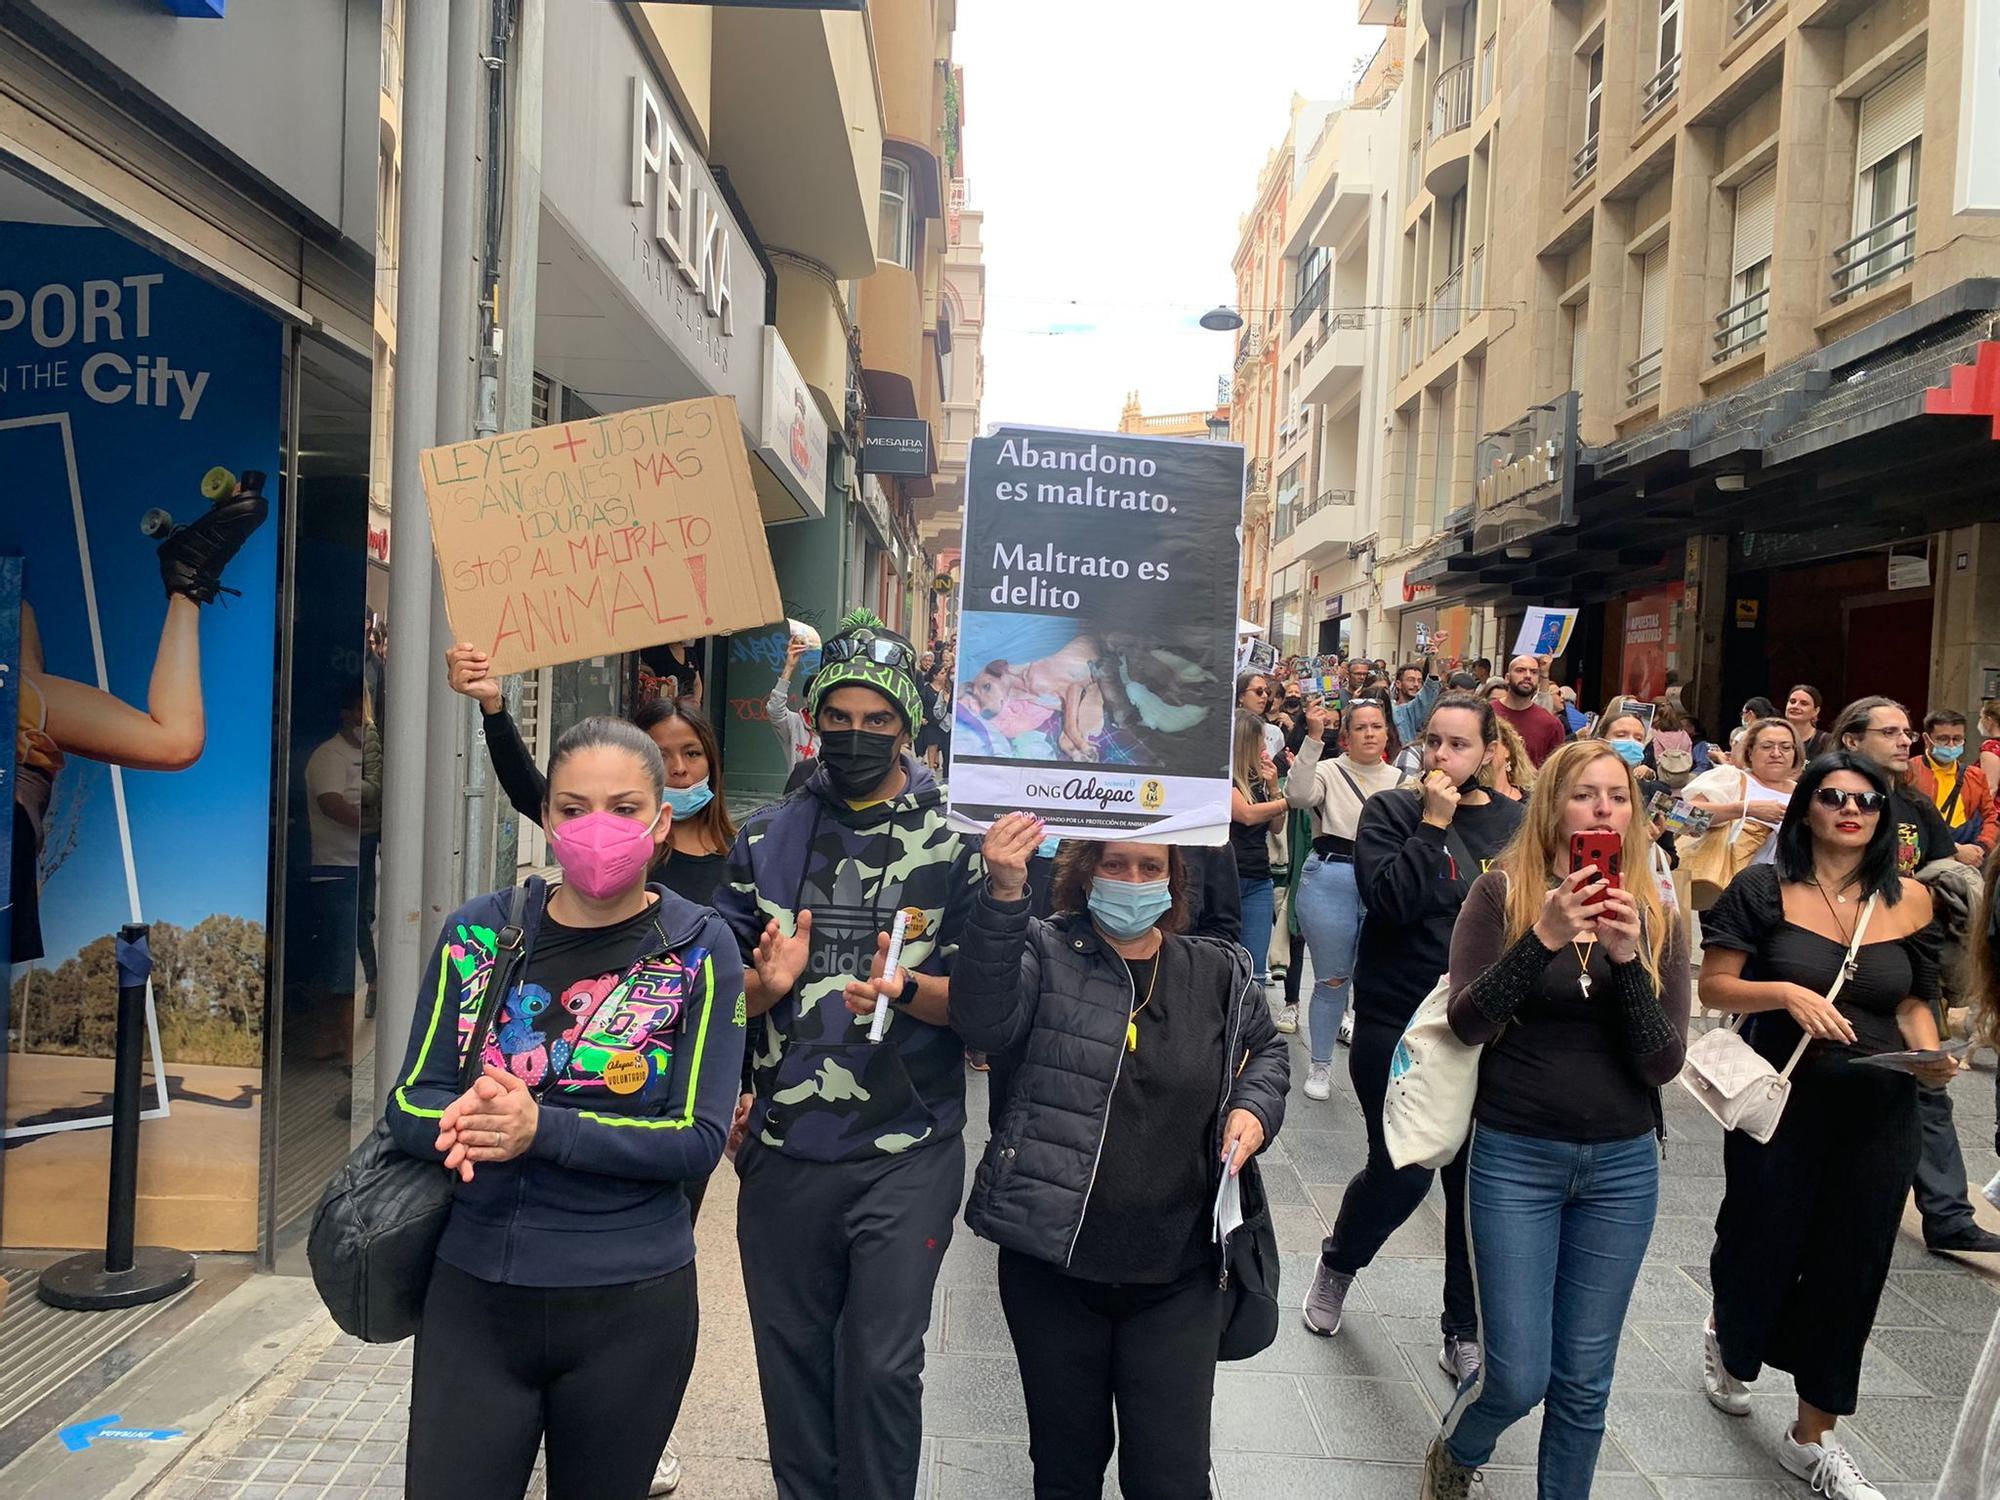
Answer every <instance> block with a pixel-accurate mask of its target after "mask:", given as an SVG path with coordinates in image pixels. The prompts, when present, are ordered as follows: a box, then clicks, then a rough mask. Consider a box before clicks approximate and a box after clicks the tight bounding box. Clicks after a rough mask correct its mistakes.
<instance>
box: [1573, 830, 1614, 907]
mask: <svg viewBox="0 0 2000 1500" xmlns="http://www.w3.org/2000/svg"><path fill="white" fill-rule="evenodd" d="M1624 863H1625V840H1624V839H1623V838H1621V837H1620V836H1619V835H1618V834H1615V833H1607V832H1605V831H1603V830H1602V829H1593V830H1589V831H1586V832H1583V833H1572V834H1571V835H1570V836H1569V868H1570V873H1571V874H1572V875H1573V874H1575V873H1576V872H1577V871H1578V870H1581V869H1582V868H1583V867H1584V866H1585V865H1592V866H1595V867H1596V869H1597V872H1598V873H1599V874H1600V875H1602V876H1603V877H1604V886H1603V888H1602V890H1600V892H1599V895H1598V900H1597V901H1593V902H1591V905H1593V906H1595V905H1597V904H1598V903H1599V902H1601V901H1602V900H1603V899H1604V897H1603V891H1610V890H1616V889H1617V888H1618V876H1619V873H1620V871H1621V870H1622V869H1623V867H1624Z"/></svg>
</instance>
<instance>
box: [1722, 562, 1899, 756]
mask: <svg viewBox="0 0 2000 1500" xmlns="http://www.w3.org/2000/svg"><path fill="white" fill-rule="evenodd" d="M1887 583H1888V555H1887V554H1886V553H1883V552H1866V553H1861V554H1858V555H1856V556H1852V557H1844V558H1840V559H1838V560H1836V561H1833V562H1823V563H1812V564H1807V565H1805V566H1802V567H1792V568H1770V569H1764V570H1760V571H1757V572H1749V573H1739V574H1735V575H1733V576H1732V577H1731V578H1730V581H1729V598H1728V603H1727V606H1726V608H1725V610H1724V614H1723V622H1724V647H1723V673H1722V680H1723V711H1724V719H1725V722H1727V723H1730V724H1733V723H1734V722H1735V716H1736V714H1737V712H1738V711H1739V710H1740V709H1741V708H1742V706H1743V702H1744V700H1745V699H1746V698H1750V697H1753V696H1757V695H1763V696H1765V697H1768V698H1770V699H1771V700H1772V701H1773V702H1774V703H1778V704H1780V705H1782V704H1783V702H1784V697H1785V694H1786V692H1787V691H1788V690H1789V689H1790V688H1791V687H1792V685H1793V684H1794V683H1801V682H1804V683H1811V684H1812V685H1813V686H1814V687H1816V688H1818V689H1819V690H1820V692H1821V694H1822V695H1823V696H1824V697H1825V699H1826V712H1825V715H1824V716H1823V717H1822V719H1821V721H1820V722H1821V726H1822V727H1825V726H1826V725H1828V724H1830V723H1831V722H1832V719H1833V716H1834V714H1836V713H1838V712H1839V710H1840V708H1841V706H1842V705H1843V704H1846V703H1851V702H1852V701H1854V699H1856V698H1860V697H1865V696H1868V695H1870V694H1875V693H1881V694H1886V695H1887V696H1888V697H1891V698H1894V699H1896V700H1897V701H1898V702H1900V703H1906V704H1908V705H1909V706H1910V711H1911V713H1912V714H1913V715H1917V716H1921V715H1922V713H1923V711H1924V708H1925V699H1926V697H1927V696H1928V694H1929V691H1930V670H1931V613H1932V590H1931V589H1930V588H1929V587H1923V588H1912V589H1893V590H1892V589H1890V588H1888V587H1887Z"/></svg>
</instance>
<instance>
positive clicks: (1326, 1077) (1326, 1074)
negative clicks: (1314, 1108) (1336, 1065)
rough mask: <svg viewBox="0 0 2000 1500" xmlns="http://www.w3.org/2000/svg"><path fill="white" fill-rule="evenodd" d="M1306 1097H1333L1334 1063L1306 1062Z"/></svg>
mask: <svg viewBox="0 0 2000 1500" xmlns="http://www.w3.org/2000/svg"><path fill="white" fill-rule="evenodd" d="M1306 1097H1307V1098H1308V1099H1331V1098H1332V1097H1333V1064H1332V1063H1323V1062H1316V1063H1308V1064H1306Z"/></svg>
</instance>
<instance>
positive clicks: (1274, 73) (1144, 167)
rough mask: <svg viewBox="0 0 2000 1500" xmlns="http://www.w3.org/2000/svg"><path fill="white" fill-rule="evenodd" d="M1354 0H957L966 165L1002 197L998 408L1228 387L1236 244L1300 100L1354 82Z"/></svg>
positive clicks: (991, 316) (1187, 395)
mask: <svg viewBox="0 0 2000 1500" xmlns="http://www.w3.org/2000/svg"><path fill="white" fill-rule="evenodd" d="M1358 9H1359V7H1358V6H1357V5H1356V3H1355V0H1232V3H1230V4H1228V5H1223V6H1218V5H1216V4H1214V3H1213V0H1199V3H1197V0H961V3H960V5H959V12H958V32H957V36H956V39H955V41H954V43H953V55H954V57H955V58H956V59H957V60H958V62H960V63H961V64H962V65H963V66H964V68H965V174H966V177H967V180H968V182H969V184H970V196H971V204H972V206H973V207H975V208H980V209H983V210H985V213H986V230H985V234H986V267H987V271H986V285H987V305H986V399H985V403H984V405H983V407H982V410H981V420H982V422H984V423H987V424H991V423H995V422H1034V423H1042V424H1046V425H1049V426H1058V427H1087V428H1112V427H1116V426H1117V425H1118V413H1119V410H1120V408H1122V407H1123V405H1124V403H1125V392H1126V391H1127V390H1128V389H1133V388H1136V389H1137V390H1138V392H1139V400H1140V402H1141V404H1142V405H1143V406H1144V408H1145V409H1146V410H1147V411H1148V412H1164V411H1188V410H1193V409H1196V408H1200V407H1205V406H1210V405H1213V403H1214V400H1215V382H1216V378H1217V377H1218V376H1220V375H1223V374H1225V373H1227V371H1228V366H1229V363H1230V359H1231V356H1232V353H1233V350H1234V347H1235V343H1234V338H1235V336H1234V335H1233V334H1223V333H1210V332H1208V331H1207V330H1206V329H1203V328H1201V327H1200V326H1198V324H1197V323H1196V319H1198V318H1199V317H1200V316H1201V314H1202V313H1203V312H1204V311H1205V310H1206V309H1208V308H1211V307H1213V306H1215V305H1216V304H1217V303H1218V302H1228V301H1232V300H1233V299H1234V290H1235V283H1234V280H1233V278H1232V276H1231V274H1230V269H1229V259H1230V256H1231V255H1232V254H1234V253H1235V249H1236V230H1237V218H1238V216H1239V215H1240V214H1241V213H1243V212H1244V211H1245V210H1246V209H1247V208H1248V207H1249V205H1250V200H1251V197H1252V195H1253V194H1254V193H1255V191H1256V185H1257V174H1258V172H1259V171H1260V170H1261V169H1262V167H1263V164H1264V158H1265V155H1266V153H1267V152H1269V151H1270V150H1271V148H1272V147H1274V146H1275V145H1277V144H1278V142H1279V141H1280V140H1281V139H1282V138H1283V136H1284V133H1285V127H1286V125H1287V123H1288V121H1289V118H1290V102H1291V96H1292V94H1293V93H1294V92H1295V91H1296V92H1297V93H1299V94H1302V95H1304V96H1305V97H1306V98H1308V99H1334V98H1342V97H1345V96H1346V95H1347V94H1348V92H1349V90H1350V87H1351V84H1352V81H1353V79H1354V76H1355V68H1356V65H1357V63H1359V62H1361V61H1364V60H1365V59H1367V58H1368V57H1369V56H1370V55H1372V54H1373V52H1374V50H1375V48H1376V46H1377V45H1378V43H1379V42H1380V41H1381V39H1382V35H1383V30H1382V28H1381V27H1379V26H1362V25H1359V24H1357V23H1356V21H1355V19H1354V18H1355V13H1356V11H1357V10H1358Z"/></svg>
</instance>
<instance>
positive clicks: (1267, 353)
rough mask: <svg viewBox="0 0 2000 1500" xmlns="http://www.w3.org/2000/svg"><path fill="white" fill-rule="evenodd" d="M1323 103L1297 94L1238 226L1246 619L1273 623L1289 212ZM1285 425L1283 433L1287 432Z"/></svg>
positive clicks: (1238, 406) (1236, 437)
mask: <svg viewBox="0 0 2000 1500" xmlns="http://www.w3.org/2000/svg"><path fill="white" fill-rule="evenodd" d="M1325 111H1326V107H1325V106H1317V107H1315V106H1310V105H1308V104H1307V102H1306V101H1305V100H1304V99H1302V98H1300V97H1299V96H1298V95H1296V94H1294V95H1293V96H1292V107H1291V123H1290V124H1289V125H1288V126H1287V128H1286V130H1285V136H1284V139H1283V140H1282V141H1281V142H1280V143H1279V144H1278V145H1277V146H1276V147H1274V148H1273V149H1272V150H1271V153H1270V154H1269V155H1268V156H1267V157H1265V159H1264V165H1263V167H1262V169H1261V170H1260V171H1259V172H1258V174H1257V190H1256V195H1255V197H1254V198H1253V199H1252V202H1251V206H1250V210H1249V212H1247V213H1245V214H1244V215H1243V216H1242V218H1241V219H1240V220H1239V221H1238V223H1237V240H1236V253H1235V255H1234V256H1233V257H1232V258H1231V260H1230V268H1231V270H1232V271H1233V272H1234V274H1235V277H1236V307H1237V311H1238V313H1239V314H1240V315H1241V317H1242V319H1243V327H1242V329H1241V330H1240V331H1239V332H1238V333H1237V335H1236V361H1235V366H1234V372H1233V374H1232V376H1231V385H1230V401H1229V417H1230V438H1231V440H1232V441H1233V442H1237V443H1240V444H1242V445H1243V461H1244V470H1245V477H1244V500H1243V563H1242V566H1243V591H1242V599H1241V601H1240V603H1241V605H1242V611H1243V617H1244V618H1245V619H1248V620H1254V621H1256V622H1257V623H1258V624H1260V625H1267V624H1268V623H1269V619H1270V612H1269V601H1270V581H1271V526H1272V518H1273V509H1274V505H1273V498H1274V496H1273V489H1272V483H1273V478H1274V472H1275V460H1276V457H1277V450H1278V446H1279V442H1280V438H1281V435H1282V437H1283V438H1285V439H1286V440H1289V439H1291V438H1292V436H1293V424H1292V423H1291V415H1292V414H1291V413H1290V412H1287V411H1286V410H1285V409H1284V404H1283V399H1282V397H1281V394H1280V391H1279V381H1278V369H1279V352H1280V349H1281V347H1282V346H1283V344H1284V341H1285V337H1286V333H1285V326H1284V325H1285V319H1286V317H1287V313H1286V308H1287V306H1288V305H1289V301H1288V296H1287V294H1288V292H1289V291H1290V287H1289V286H1288V284H1287V283H1286V280H1285V214H1286V211H1287V209H1288V207H1289V205H1290V202H1291V190H1292V183H1293V181H1294V180H1295V179H1296V177H1297V175H1298V171H1297V167H1298V148H1299V137H1300V134H1301V126H1300V119H1301V116H1302V115H1308V116H1309V118H1308V123H1307V124H1306V126H1305V129H1304V133H1305V135H1306V139H1307V141H1310V140H1311V139H1312V138H1313V137H1314V136H1315V135H1316V134H1317V131H1318V122H1319V120H1321V119H1323V118H1324V115H1325ZM1281 430H1282V433H1281Z"/></svg>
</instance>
